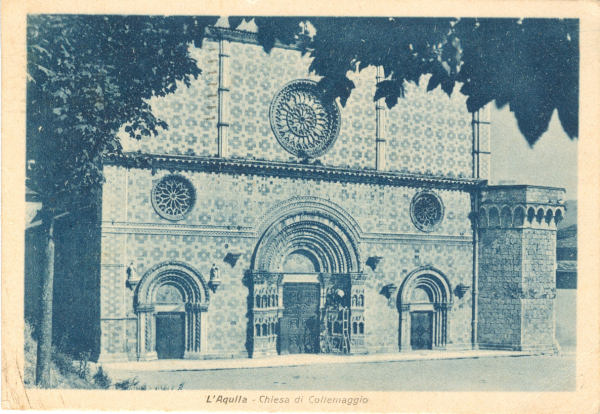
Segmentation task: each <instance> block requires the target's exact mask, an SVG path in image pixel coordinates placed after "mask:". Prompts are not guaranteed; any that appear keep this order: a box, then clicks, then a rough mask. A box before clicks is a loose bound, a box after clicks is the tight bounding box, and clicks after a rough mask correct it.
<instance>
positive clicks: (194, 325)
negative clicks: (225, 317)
mask: <svg viewBox="0 0 600 414" xmlns="http://www.w3.org/2000/svg"><path fill="white" fill-rule="evenodd" d="M206 310H207V307H206V305H204V304H200V303H186V306H185V313H186V315H185V316H186V336H185V338H186V343H185V353H184V355H183V357H184V358H185V359H200V358H201V355H202V352H203V351H205V349H203V347H202V342H204V341H203V339H205V338H203V335H202V331H201V328H202V325H203V324H202V314H203V312H204V311H206Z"/></svg>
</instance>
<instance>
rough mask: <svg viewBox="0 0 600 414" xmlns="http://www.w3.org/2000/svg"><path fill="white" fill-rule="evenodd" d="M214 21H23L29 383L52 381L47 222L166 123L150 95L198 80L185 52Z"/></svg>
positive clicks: (75, 206)
mask: <svg viewBox="0 0 600 414" xmlns="http://www.w3.org/2000/svg"><path fill="white" fill-rule="evenodd" d="M216 21H217V17H206V16H204V17H144V16H89V15H85V16H84V15H30V16H29V17H28V21H27V53H28V56H27V57H28V62H27V71H28V80H27V132H26V134H27V160H28V168H27V186H28V187H29V188H31V189H32V190H33V191H35V192H36V193H37V194H38V197H39V199H40V201H41V203H42V208H41V210H40V212H39V218H40V219H41V220H42V228H43V230H44V232H45V240H46V242H45V243H46V245H45V266H44V272H43V275H42V278H41V279H42V292H43V293H42V298H41V306H40V308H41V315H40V324H39V329H38V354H37V355H38V357H37V364H36V383H37V384H39V385H41V386H44V387H48V386H49V385H50V354H51V345H52V297H53V278H54V240H53V237H54V234H53V233H54V221H55V220H56V218H57V217H59V216H60V215H62V214H66V213H71V214H77V212H78V211H79V210H80V209H82V208H86V207H87V206H89V205H90V204H93V201H90V200H94V198H95V197H97V196H98V194H99V190H100V187H101V183H102V182H103V175H102V159H103V158H104V157H105V156H107V155H109V154H114V153H119V152H120V151H121V145H120V143H119V141H118V138H117V132H118V131H119V129H120V128H121V127H123V125H125V131H126V132H127V133H128V134H129V135H130V136H131V137H132V138H137V139H139V138H141V137H142V136H149V135H153V134H156V133H157V131H158V128H167V127H168V126H167V124H166V123H165V122H164V121H162V120H160V119H157V118H156V117H154V115H153V114H152V112H151V107H150V105H149V104H148V102H147V99H149V98H150V97H151V96H163V95H165V94H167V93H170V92H173V91H174V90H175V89H176V87H177V83H178V82H183V84H185V85H189V84H190V82H191V80H192V79H193V78H196V77H197V76H198V75H199V74H200V69H199V67H198V62H196V61H195V60H194V59H192V58H191V57H190V55H189V53H188V47H189V44H190V42H195V43H196V44H198V45H199V44H200V43H201V42H202V38H203V36H204V31H205V28H206V26H207V25H211V24H214V23H215V22H216Z"/></svg>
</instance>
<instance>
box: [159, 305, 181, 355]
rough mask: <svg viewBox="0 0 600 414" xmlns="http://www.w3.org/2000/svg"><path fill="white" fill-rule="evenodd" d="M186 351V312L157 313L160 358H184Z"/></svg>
mask: <svg viewBox="0 0 600 414" xmlns="http://www.w3.org/2000/svg"><path fill="white" fill-rule="evenodd" d="M184 351H185V314H184V313H159V314H157V315H156V353H157V355H158V359H178V358H183V353H184Z"/></svg>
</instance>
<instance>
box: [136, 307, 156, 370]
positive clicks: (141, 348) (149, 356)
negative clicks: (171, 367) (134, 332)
mask: <svg viewBox="0 0 600 414" xmlns="http://www.w3.org/2000/svg"><path fill="white" fill-rule="evenodd" d="M136 312H137V314H138V359H139V360H140V361H152V360H155V359H158V355H157V354H156V346H155V344H154V338H153V335H152V334H153V333H154V332H155V331H154V326H153V325H154V305H147V304H140V305H138V306H137V308H136Z"/></svg>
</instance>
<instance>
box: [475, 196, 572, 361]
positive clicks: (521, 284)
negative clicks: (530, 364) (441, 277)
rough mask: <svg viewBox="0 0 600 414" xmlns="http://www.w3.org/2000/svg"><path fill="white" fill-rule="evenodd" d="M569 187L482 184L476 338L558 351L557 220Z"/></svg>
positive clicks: (499, 345)
mask: <svg viewBox="0 0 600 414" xmlns="http://www.w3.org/2000/svg"><path fill="white" fill-rule="evenodd" d="M563 196H564V189H561V188H550V187H539V186H528V185H510V186H488V187H485V188H484V189H483V190H482V193H481V198H480V206H479V223H478V224H479V226H478V227H479V246H478V249H479V277H478V303H477V306H478V309H477V319H478V327H477V343H478V345H479V347H481V348H494V349H513V350H524V351H525V350H527V351H540V352H550V351H555V350H556V346H555V310H554V303H555V298H556V287H555V274H556V225H557V223H558V222H559V221H560V220H561V219H562V217H563V215H564V205H563V202H562V201H563Z"/></svg>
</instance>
